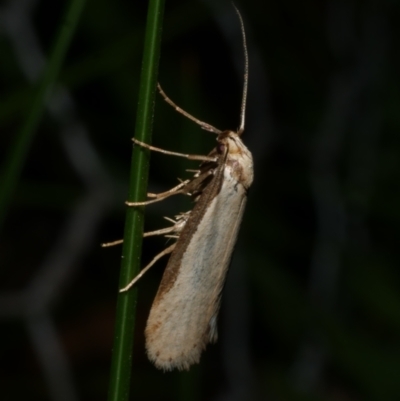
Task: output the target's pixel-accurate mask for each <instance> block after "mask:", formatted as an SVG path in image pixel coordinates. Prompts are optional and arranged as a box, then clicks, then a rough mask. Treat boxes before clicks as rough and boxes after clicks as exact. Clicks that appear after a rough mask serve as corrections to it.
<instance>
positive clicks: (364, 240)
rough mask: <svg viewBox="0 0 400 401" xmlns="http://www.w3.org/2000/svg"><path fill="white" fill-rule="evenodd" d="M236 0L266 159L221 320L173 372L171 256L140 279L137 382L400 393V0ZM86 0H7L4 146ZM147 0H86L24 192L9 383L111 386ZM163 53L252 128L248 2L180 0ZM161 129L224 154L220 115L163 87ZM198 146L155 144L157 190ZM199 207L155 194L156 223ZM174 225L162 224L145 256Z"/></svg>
mask: <svg viewBox="0 0 400 401" xmlns="http://www.w3.org/2000/svg"><path fill="white" fill-rule="evenodd" d="M235 3H236V5H237V7H238V8H239V9H240V11H241V13H242V15H243V19H244V23H245V27H246V34H247V40H248V48H249V58H250V83H249V97H248V105H247V125H246V132H245V134H244V135H243V140H244V142H245V143H246V145H247V146H248V147H249V149H250V150H251V151H252V152H253V155H254V161H255V180H254V184H253V187H252V188H251V191H250V193H249V198H248V204H247V210H246V212H245V216H244V220H243V224H242V228H241V231H240V235H239V240H238V244H237V247H236V251H235V254H234V257H233V263H232V266H231V270H230V272H229V276H228V282H227V285H226V288H225V291H224V296H223V303H222V309H221V313H220V319H219V340H218V343H217V344H216V345H211V346H209V347H208V348H207V350H206V351H205V352H204V353H203V355H202V359H201V363H200V365H198V366H195V367H194V368H193V369H191V371H190V372H188V373H187V372H184V373H177V372H173V373H163V372H161V371H158V370H157V369H156V368H154V367H153V365H152V364H151V363H150V362H149V361H148V360H147V358H146V355H145V350H144V336H143V331H144V327H145V323H146V319H147V316H148V312H149V309H150V307H151V302H152V300H153V298H154V295H155V292H156V289H157V285H158V283H159V281H160V278H161V275H162V271H163V267H164V266H165V261H162V262H160V263H158V264H157V265H156V266H155V267H153V269H152V270H151V271H150V272H149V273H148V274H147V275H146V276H145V278H144V279H142V281H141V282H140V285H139V299H138V309H137V324H136V332H135V334H134V335H135V344H134V354H133V366H132V395H131V399H132V400H133V399H140V400H151V401H153V400H154V401H157V400H160V401H161V400H194V401H200V400H233V401H239V400H266V401H269V400H273V401H292V400H293V401H297V400H301V401H303V400H315V401H317V400H327V401H360V400H379V401H382V400H385V401H390V400H398V399H399V397H400V396H399V394H400V380H399V375H400V291H399V290H400V274H399V270H398V256H396V255H398V243H399V224H400V208H399V204H400V190H399V182H400V153H399V152H400V137H399V135H398V134H396V132H398V131H399V126H400V114H399V112H398V110H399V109H400V87H399V74H398V71H399V68H400V65H399V51H398V49H399V42H398V36H399V26H398V19H399V4H398V2H395V1H391V0H380V1H378V0H365V1H357V0H346V1H345V0H326V1H316V0H305V1H301V2H298V1H294V0H293V1H291V0H287V1H279V2H278V1H264V2H261V1H256V0H247V1H241V0H236V1H235ZM66 5H67V2H66V1H59V2H54V1H50V0H9V1H6V0H3V1H1V3H0V52H1V55H2V56H1V63H0V85H1V94H0V96H1V97H0V130H1V135H0V158H1V160H2V161H4V160H5V159H6V157H10V150H11V149H12V144H13V143H14V141H15V139H16V138H17V135H18V133H19V132H20V130H21V126H22V125H23V123H24V121H25V119H26V117H27V115H28V112H29V110H30V108H31V107H32V99H33V94H34V91H35V83H36V82H37V80H38V77H39V76H40V73H41V71H42V69H43V67H44V65H45V63H46V59H47V56H48V55H49V53H50V51H51V48H52V43H53V41H54V38H55V35H56V32H57V29H58V27H59V26H60V24H61V23H62V21H63V13H64V11H65V6H66ZM146 13H147V1H144V0H140V1H139V0H138V1H134V2H132V1H128V0H117V1H107V0H97V1H87V2H86V5H85V9H84V11H83V14H82V16H81V19H80V21H79V25H78V28H77V31H76V34H75V36H74V39H73V41H72V44H71V46H70V49H69V51H68V53H67V57H66V61H65V63H64V65H63V67H62V71H61V74H60V77H59V80H58V82H59V84H58V85H57V86H56V88H55V89H54V91H53V93H52V94H49V96H48V103H47V106H46V111H45V114H44V117H43V118H42V120H41V122H40V124H39V127H38V129H37V130H36V131H35V133H34V136H33V138H32V141H31V142H30V143H28V144H27V145H26V146H29V149H28V153H27V158H26V160H24V161H23V164H22V165H21V168H22V174H21V177H20V180H19V181H18V182H17V183H16V186H15V190H14V192H13V195H12V200H11V204H10V206H9V208H8V209H7V210H6V211H4V210H3V211H2V213H5V218H4V219H3V224H2V226H1V240H0V332H1V343H0V372H1V373H0V388H1V392H2V395H1V399H2V400H32V401H35V400H49V401H79V400H86V401H90V400H93V401H94V400H105V399H106V397H107V389H108V382H109V370H110V360H111V348H112V342H113V330H114V327H113V325H114V315H115V306H116V297H117V290H118V275H119V267H120V255H121V248H119V247H115V248H110V249H102V248H101V247H100V244H101V243H102V242H107V241H112V240H115V239H118V238H121V236H122V233H123V226H124V212H125V206H124V201H125V200H126V198H127V191H128V187H127V185H128V180H129V177H128V173H129V167H130V157H131V150H132V143H131V137H132V136H133V130H134V124H135V115H136V104H137V93H138V82H139V74H140V68H141V67H140V66H141V57H142V51H143V34H144V26H145V21H146ZM159 71H160V72H159V80H160V82H161V83H162V85H163V87H164V90H165V91H166V92H167V94H168V95H169V96H170V97H171V98H172V99H173V100H174V101H176V103H178V104H179V105H180V106H181V107H182V108H184V109H185V110H187V111H188V112H190V113H192V114H194V115H195V116H196V117H198V118H199V119H202V120H204V121H206V122H208V123H210V124H212V125H214V126H216V127H218V128H220V129H232V130H234V129H236V128H237V127H238V124H239V109H240V101H241V91H242V85H243V49H242V42H241V34H240V25H239V22H238V19H237V16H236V14H235V12H234V10H233V8H232V6H231V4H230V2H228V1H222V0H221V1H213V0H203V1H200V0H199V1H185V0H169V1H167V2H166V9H165V22H164V28H163V43H162V49H161V59H160V70H159ZM153 144H154V145H155V146H159V147H162V148H166V149H170V150H175V151H180V152H184V153H197V154H206V153H208V152H209V151H210V150H211V149H212V148H213V146H214V144H215V137H213V135H210V134H208V133H206V132H204V131H202V130H201V129H200V128H199V127H197V126H196V125H195V124H193V123H192V122H190V121H188V120H186V119H185V118H184V117H183V116H181V115H179V114H178V113H176V112H175V111H174V110H173V109H172V108H171V107H169V106H168V105H167V104H165V102H163V101H162V99H161V98H160V96H157V102H156V109H155V116H154V132H153ZM12 156H13V155H12V154H11V159H12ZM2 164H4V163H3V162H2ZM196 165H197V164H196V163H195V162H191V161H187V160H183V159H178V158H173V157H168V156H165V155H160V154H155V153H154V154H152V157H151V167H150V183H149V191H150V192H159V191H163V190H167V189H169V188H170V187H172V186H173V185H176V183H177V178H178V177H179V178H186V177H188V176H190V174H189V173H187V172H185V169H193V168H196ZM3 167H4V166H3ZM2 171H3V170H2ZM0 190H1V188H0ZM0 194H1V192H0ZM190 207H191V205H190V202H189V201H188V200H187V199H183V198H182V199H181V198H180V197H174V198H171V199H169V200H167V201H165V202H162V203H157V204H155V205H151V206H149V207H148V208H147V211H146V212H147V214H146V221H145V225H146V230H154V229H157V228H162V227H165V226H167V225H168V223H167V222H166V221H165V220H164V219H163V218H162V217H163V216H170V217H172V216H174V215H175V214H177V213H179V212H182V211H186V210H189V209H190ZM165 244H166V240H165V239H163V238H149V239H146V240H145V241H144V247H143V264H145V263H147V262H148V261H149V260H151V259H152V257H153V256H154V255H155V254H156V253H158V252H160V251H161V250H162V249H163V248H164V247H165Z"/></svg>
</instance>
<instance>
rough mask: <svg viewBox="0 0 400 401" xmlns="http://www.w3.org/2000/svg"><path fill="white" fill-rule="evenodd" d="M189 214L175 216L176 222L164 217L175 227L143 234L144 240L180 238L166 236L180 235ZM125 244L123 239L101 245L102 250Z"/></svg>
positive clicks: (177, 236)
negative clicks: (173, 233) (158, 237)
mask: <svg viewBox="0 0 400 401" xmlns="http://www.w3.org/2000/svg"><path fill="white" fill-rule="evenodd" d="M189 214H190V213H188V212H186V213H181V214H178V215H177V216H175V217H176V220H174V219H171V218H169V217H164V219H166V220H168V221H170V222H171V223H173V226H170V227H166V228H161V229H159V230H154V231H148V232H147V233H143V238H146V237H151V236H154V235H165V237H166V238H179V235H175V236H168V235H166V234H169V233H172V232H176V233H180V232H181V231H182V229H183V227H184V226H185V224H186V222H187V219H188V218H189ZM123 242H124V240H123V239H119V240H117V241H112V242H105V243H103V244H101V246H102V248H108V247H110V246H114V245H120V244H122V243H123Z"/></svg>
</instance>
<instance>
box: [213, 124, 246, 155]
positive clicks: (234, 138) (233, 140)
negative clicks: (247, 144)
mask: <svg viewBox="0 0 400 401" xmlns="http://www.w3.org/2000/svg"><path fill="white" fill-rule="evenodd" d="M217 141H218V145H217V152H218V153H219V154H224V153H225V152H226V151H227V150H228V152H229V154H236V153H242V150H243V146H244V145H243V142H242V140H241V139H240V138H239V135H238V133H237V132H235V131H229V130H227V131H223V132H221V133H220V134H219V135H218V138H217Z"/></svg>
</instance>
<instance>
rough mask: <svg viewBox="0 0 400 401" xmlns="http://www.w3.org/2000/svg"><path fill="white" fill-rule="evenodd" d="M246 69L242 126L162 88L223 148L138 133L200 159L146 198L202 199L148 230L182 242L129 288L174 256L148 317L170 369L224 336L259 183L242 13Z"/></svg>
mask: <svg viewBox="0 0 400 401" xmlns="http://www.w3.org/2000/svg"><path fill="white" fill-rule="evenodd" d="M235 10H236V12H237V14H238V16H239V21H240V26H241V32H242V39H243V48H244V58H245V73H244V85H243V94H242V103H241V111H240V126H239V129H238V130H237V131H231V130H225V131H221V130H219V129H217V128H215V127H214V126H212V125H210V124H207V123H205V122H203V121H200V120H198V119H197V118H195V117H193V116H192V115H191V114H189V113H187V112H186V111H184V110H182V109H181V108H180V107H178V106H177V105H176V104H175V103H174V102H173V101H172V100H171V99H170V98H169V97H168V96H167V95H166V94H165V93H164V91H163V90H162V88H161V87H160V85H158V89H159V92H160V94H161V95H162V97H163V98H164V100H165V101H166V102H167V103H168V104H170V105H171V106H172V107H174V108H175V110H177V111H178V112H179V113H181V114H183V115H184V116H185V117H187V118H189V119H190V120H192V121H194V122H195V123H196V124H198V125H200V127H201V128H202V129H204V130H206V131H208V132H211V133H213V134H216V135H217V145H216V147H215V148H214V149H213V150H212V151H211V152H210V153H209V154H208V155H207V156H201V155H186V154H181V153H177V152H171V151H167V150H163V149H159V148H156V147H154V146H150V145H148V144H145V143H143V142H140V141H138V140H136V139H133V141H134V143H135V144H136V145H138V146H141V147H143V148H147V149H150V150H152V151H156V152H161V153H164V154H167V155H174V156H179V157H185V158H187V159H190V160H199V161H201V164H200V166H199V169H198V170H196V171H194V174H193V176H192V177H191V178H190V179H187V180H185V181H182V182H180V184H179V185H177V186H176V187H174V188H172V189H170V190H169V191H166V192H164V193H160V194H148V197H150V198H152V199H149V200H147V201H143V202H133V203H129V202H126V204H127V205H128V206H133V207H137V206H144V205H149V204H151V203H154V202H159V201H161V200H163V199H165V198H167V197H169V196H172V195H177V194H185V195H189V196H191V197H192V199H193V201H194V202H195V204H194V207H193V209H192V210H191V211H189V212H186V213H181V214H179V215H178V216H175V217H176V218H175V220H172V219H169V220H170V221H171V222H172V223H173V225H172V226H170V227H167V228H165V229H161V230H157V231H153V232H150V233H146V234H145V236H150V235H165V236H166V237H172V238H174V239H176V241H175V242H174V243H173V244H172V245H170V246H169V247H168V248H166V249H165V250H163V251H162V252H161V253H160V254H158V255H157V256H156V257H155V258H154V259H153V260H152V261H151V262H150V263H149V264H148V265H147V266H146V267H145V268H144V269H143V270H142V271H141V272H140V273H139V275H138V276H136V277H135V278H134V279H133V280H132V281H131V282H130V283H129V284H128V285H127V286H125V287H124V288H122V289H120V291H121V292H123V291H127V290H129V288H131V287H132V286H133V285H134V284H135V283H136V282H137V281H138V279H139V278H140V277H142V275H143V274H144V273H145V272H146V271H147V270H148V269H149V268H150V267H151V266H153V265H154V263H155V262H156V261H157V260H159V259H160V258H161V257H163V256H164V255H167V254H171V256H170V258H169V261H168V264H167V267H166V269H165V271H164V274H163V277H162V280H161V283H160V286H159V288H158V292H157V294H156V297H155V299H154V302H153V305H152V307H151V310H150V314H149V318H148V320H147V325H146V330H145V337H146V350H147V355H148V357H149V359H150V360H151V361H152V362H153V363H154V364H155V366H156V367H157V368H160V369H164V370H172V369H179V370H183V369H189V367H190V366H191V365H192V364H195V363H198V362H199V360H200V355H201V353H202V351H203V350H204V349H205V348H206V346H207V344H208V343H213V342H215V341H216V340H217V336H218V335H217V316H218V311H219V308H220V301H221V293H222V289H223V286H224V283H225V279H226V274H227V271H228V267H229V264H230V260H231V256H232V252H233V248H234V246H235V243H236V239H237V235H238V231H239V227H240V224H241V221H242V217H243V212H244V209H245V205H246V199H247V192H248V189H249V188H250V186H251V184H252V182H253V158H252V155H251V153H250V151H249V150H248V149H247V147H246V146H245V145H244V144H243V142H242V140H241V135H242V134H243V132H244V128H245V108H246V100H247V87H248V52H247V46H246V35H245V30H244V24H243V20H242V17H241V15H240V13H239V11H238V10H237V9H236V7H235Z"/></svg>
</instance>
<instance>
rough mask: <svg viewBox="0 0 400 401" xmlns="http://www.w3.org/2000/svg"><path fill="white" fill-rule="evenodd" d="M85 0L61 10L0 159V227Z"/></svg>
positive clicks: (70, 4)
mask: <svg viewBox="0 0 400 401" xmlns="http://www.w3.org/2000/svg"><path fill="white" fill-rule="evenodd" d="M84 4H85V0H71V1H70V3H69V5H68V8H67V9H66V12H65V14H64V15H65V17H64V18H63V21H62V23H61V26H60V28H59V31H58V33H57V35H56V39H55V42H54V45H53V50H52V51H51V55H50V58H49V62H48V63H47V66H46V69H45V71H44V73H43V76H42V78H41V80H40V82H39V84H38V87H37V91H36V94H35V96H34V99H33V103H32V107H31V109H30V111H29V113H28V115H27V118H26V120H25V123H24V124H23V125H22V127H21V130H20V131H19V133H18V135H17V137H16V139H15V141H14V143H13V144H12V145H11V147H10V150H9V152H8V154H7V156H6V159H5V161H4V167H3V173H2V175H1V176H2V182H1V185H0V227H1V226H2V224H3V222H4V219H5V215H6V212H7V209H8V206H9V204H10V202H11V199H12V196H13V193H14V190H15V187H16V186H17V182H18V180H19V177H20V175H21V171H22V168H23V166H24V163H25V159H26V156H27V154H28V150H29V146H30V144H31V142H32V139H33V135H34V133H35V131H36V128H37V126H38V124H39V122H40V119H41V117H42V115H43V111H44V107H45V102H46V100H47V99H48V95H49V94H50V93H51V89H52V86H53V85H54V83H55V81H56V79H57V77H58V75H59V72H60V69H61V66H62V64H63V62H64V59H65V55H66V53H67V50H68V48H69V45H70V43H71V39H72V37H73V35H74V33H75V29H76V26H77V24H78V21H79V17H80V15H81V12H82V9H83V6H84Z"/></svg>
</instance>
